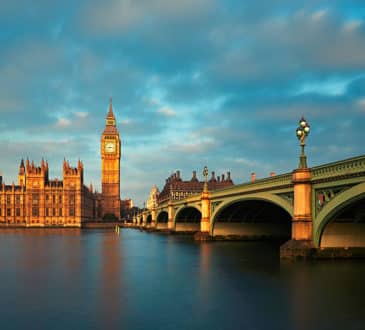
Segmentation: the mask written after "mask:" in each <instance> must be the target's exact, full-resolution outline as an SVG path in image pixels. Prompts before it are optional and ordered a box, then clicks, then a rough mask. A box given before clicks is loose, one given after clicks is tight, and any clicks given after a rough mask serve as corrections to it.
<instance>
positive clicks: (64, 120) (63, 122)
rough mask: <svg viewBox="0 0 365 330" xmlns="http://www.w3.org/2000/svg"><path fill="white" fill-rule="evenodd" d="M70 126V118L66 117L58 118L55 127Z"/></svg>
mask: <svg viewBox="0 0 365 330" xmlns="http://www.w3.org/2000/svg"><path fill="white" fill-rule="evenodd" d="M69 126H71V120H69V119H67V118H58V120H57V123H56V127H60V128H65V127H69Z"/></svg>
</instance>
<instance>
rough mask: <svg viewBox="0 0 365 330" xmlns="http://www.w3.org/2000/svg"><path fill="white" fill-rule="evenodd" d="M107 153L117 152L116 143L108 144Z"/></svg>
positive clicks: (105, 147) (106, 145)
mask: <svg viewBox="0 0 365 330" xmlns="http://www.w3.org/2000/svg"><path fill="white" fill-rule="evenodd" d="M104 150H105V152H108V153H111V152H115V143H114V142H107V143H105V146H104Z"/></svg>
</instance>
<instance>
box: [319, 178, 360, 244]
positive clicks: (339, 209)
mask: <svg viewBox="0 0 365 330" xmlns="http://www.w3.org/2000/svg"><path fill="white" fill-rule="evenodd" d="M364 199H365V182H363V183H360V184H358V185H356V186H354V187H352V188H349V189H347V190H345V191H343V192H342V193H340V194H338V195H337V196H335V197H334V198H333V199H332V200H331V201H329V202H328V203H327V204H325V206H324V207H323V209H322V210H321V211H320V212H319V214H318V215H317V217H316V218H315V219H314V220H313V233H314V235H313V243H314V245H315V246H316V247H320V246H335V245H333V244H337V243H340V242H342V244H343V246H348V247H350V246H351V245H347V244H351V241H349V240H344V239H343V237H342V239H341V232H339V229H340V230H341V227H342V229H345V228H347V229H350V226H347V227H345V226H346V224H345V223H344V224H343V225H342V226H341V225H337V227H338V228H336V229H335V228H332V231H334V230H335V231H336V232H337V236H338V239H337V240H336V242H337V243H335V242H334V241H333V240H332V242H331V240H329V237H328V236H327V235H328V234H329V233H327V232H326V231H328V229H330V228H329V225H330V224H331V222H333V221H334V220H335V219H336V217H338V216H339V215H341V213H343V212H344V211H346V210H348V209H349V208H351V207H352V206H354V205H356V203H358V202H359V201H361V200H364ZM333 227H334V225H333ZM352 227H353V228H352V229H350V232H349V233H347V234H348V235H355V234H356V235H357V236H359V235H362V237H360V241H361V242H362V243H361V242H360V241H359V237H358V238H357V241H358V242H357V243H355V244H356V246H365V231H363V230H361V231H359V229H361V228H360V227H357V228H355V227H354V226H352ZM364 227H365V223H364ZM346 231H347V230H346ZM344 234H345V233H344V232H343V233H342V235H344ZM324 238H326V241H324ZM353 238H354V237H353ZM322 244H323V245H322ZM359 244H360V245H359Z"/></svg>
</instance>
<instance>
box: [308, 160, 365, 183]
mask: <svg viewBox="0 0 365 330" xmlns="http://www.w3.org/2000/svg"><path fill="white" fill-rule="evenodd" d="M311 171H312V180H320V179H327V178H331V177H337V176H347V175H351V174H355V173H362V172H364V173H365V155H363V156H359V157H354V158H349V159H345V160H341V161H338V162H334V163H329V164H324V165H320V166H316V167H312V169H311Z"/></svg>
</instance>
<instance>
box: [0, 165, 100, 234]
mask: <svg viewBox="0 0 365 330" xmlns="http://www.w3.org/2000/svg"><path fill="white" fill-rule="evenodd" d="M83 177H84V167H83V164H82V162H81V161H79V162H78V164H77V167H75V168H73V167H71V166H70V164H69V163H68V162H67V161H66V160H64V162H63V180H58V179H54V180H50V179H49V176H48V163H47V162H45V161H44V160H43V159H42V162H41V164H40V166H35V165H34V162H31V163H30V162H29V160H27V161H26V164H25V165H24V161H23V160H22V161H21V163H20V167H19V175H18V184H17V185H15V184H14V183H13V184H12V185H5V183H3V180H2V177H0V223H2V224H7V225H17V226H27V227H32V226H35V227H48V226H63V227H80V226H81V223H82V222H83V221H86V220H91V219H93V218H94V216H95V208H94V195H93V193H92V191H91V190H89V188H87V187H86V186H84V184H83Z"/></svg>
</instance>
